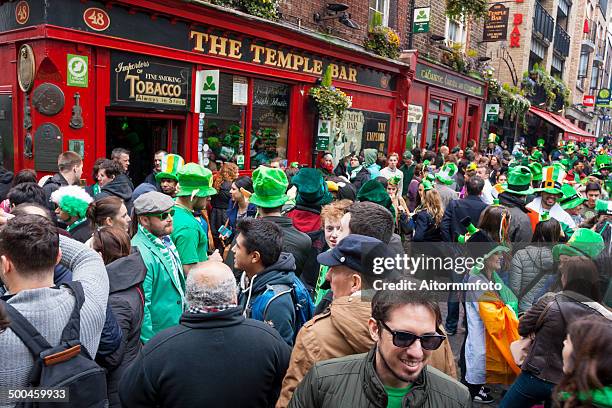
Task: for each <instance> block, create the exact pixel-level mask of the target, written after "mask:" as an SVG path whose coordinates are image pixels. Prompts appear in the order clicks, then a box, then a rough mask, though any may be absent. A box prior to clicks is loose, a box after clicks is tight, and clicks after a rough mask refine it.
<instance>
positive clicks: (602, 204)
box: [595, 200, 612, 215]
mask: <svg viewBox="0 0 612 408" xmlns="http://www.w3.org/2000/svg"><path fill="white" fill-rule="evenodd" d="M595 212H597V214H598V215H604V214H605V215H612V201H606V200H597V201H595Z"/></svg>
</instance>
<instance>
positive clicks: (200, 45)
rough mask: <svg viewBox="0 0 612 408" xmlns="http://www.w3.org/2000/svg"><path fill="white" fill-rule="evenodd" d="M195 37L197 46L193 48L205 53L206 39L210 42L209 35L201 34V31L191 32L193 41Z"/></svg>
mask: <svg viewBox="0 0 612 408" xmlns="http://www.w3.org/2000/svg"><path fill="white" fill-rule="evenodd" d="M193 37H195V45H194V46H193V50H194V51H199V52H204V38H206V41H208V34H204V33H201V32H199V31H192V32H191V37H190V38H191V39H193Z"/></svg>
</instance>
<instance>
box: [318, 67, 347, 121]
mask: <svg viewBox="0 0 612 408" xmlns="http://www.w3.org/2000/svg"><path fill="white" fill-rule="evenodd" d="M308 94H309V95H310V96H311V97H312V99H313V100H314V103H315V106H316V107H317V110H318V111H319V117H320V118H321V119H326V120H331V119H333V118H334V117H336V118H338V119H339V120H342V118H343V117H344V112H346V110H347V109H349V108H350V107H351V100H350V98H349V97H348V96H347V95H346V94H345V93H344V92H342V91H341V90H340V89H338V88H336V87H335V86H333V85H332V73H331V66H328V67H327V69H326V70H325V75H324V76H323V79H322V81H321V85H319V86H316V87H313V88H311V89H310V91H309V92H308Z"/></svg>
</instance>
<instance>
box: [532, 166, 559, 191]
mask: <svg viewBox="0 0 612 408" xmlns="http://www.w3.org/2000/svg"><path fill="white" fill-rule="evenodd" d="M566 174H567V173H566V172H565V171H564V170H562V169H560V168H559V167H557V166H546V167H544V168H543V169H542V187H541V188H538V189H536V190H535V192H537V193H541V192H544V193H548V194H559V195H561V194H563V191H562V190H561V187H562V186H563V180H564V179H565V176H566Z"/></svg>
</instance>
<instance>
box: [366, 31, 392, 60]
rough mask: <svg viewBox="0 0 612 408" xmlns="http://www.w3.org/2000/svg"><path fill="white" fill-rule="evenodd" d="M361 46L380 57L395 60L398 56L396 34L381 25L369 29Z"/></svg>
mask: <svg viewBox="0 0 612 408" xmlns="http://www.w3.org/2000/svg"><path fill="white" fill-rule="evenodd" d="M363 46H364V48H365V49H366V50H369V51H372V52H373V53H375V54H378V55H380V56H382V57H387V58H392V59H396V58H398V57H399V55H400V39H399V36H398V35H397V33H396V32H395V31H394V30H393V29H391V28H389V27H385V26H382V25H379V26H376V27H373V28H371V29H370V30H369V31H368V36H367V38H366V39H365V41H364V43H363Z"/></svg>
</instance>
